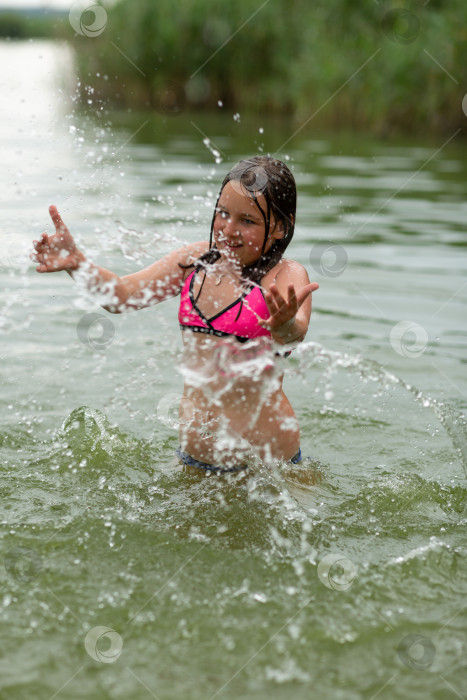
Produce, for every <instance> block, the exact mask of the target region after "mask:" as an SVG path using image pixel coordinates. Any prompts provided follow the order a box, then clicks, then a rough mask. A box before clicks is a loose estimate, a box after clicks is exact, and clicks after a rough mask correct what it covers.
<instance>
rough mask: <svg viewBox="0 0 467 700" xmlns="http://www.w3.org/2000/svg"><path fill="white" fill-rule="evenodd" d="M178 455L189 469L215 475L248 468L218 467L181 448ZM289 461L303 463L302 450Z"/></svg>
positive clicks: (243, 465) (244, 465) (244, 466)
mask: <svg viewBox="0 0 467 700" xmlns="http://www.w3.org/2000/svg"><path fill="white" fill-rule="evenodd" d="M177 455H178V456H179V457H180V459H181V460H182V462H183V464H186V465H187V466H188V467H198V469H204V471H206V472H213V473H214V474H226V473H227V472H240V471H242V470H243V469H247V468H248V465H247V464H242V465H241V466H240V467H231V468H230V469H229V468H227V467H217V466H216V465H215V464H207V463H206V462H200V461H199V460H198V459H195V458H194V457H191V455H189V454H187V453H186V452H182V451H181V449H180V448H178V449H177ZM288 461H289V462H292V464H298V463H299V462H301V461H302V451H301V449H300V448H299V450H298V452H297V454H296V455H294V456H293V457H292V459H289V460H288Z"/></svg>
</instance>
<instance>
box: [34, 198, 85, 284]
mask: <svg viewBox="0 0 467 700" xmlns="http://www.w3.org/2000/svg"><path fill="white" fill-rule="evenodd" d="M49 214H50V216H51V218H52V221H53V222H54V225H55V233H54V234H53V235H51V236H48V235H47V234H46V233H43V234H42V236H41V238H40V239H39V240H38V241H33V245H34V248H35V252H34V253H32V254H31V258H32V259H33V260H35V261H36V262H38V263H39V265H38V266H37V267H36V270H37V272H58V271H59V270H76V269H77V267H78V265H79V263H80V262H82V261H83V260H84V256H83V254H82V253H80V251H79V250H78V248H77V247H76V244H75V242H74V240H73V236H72V235H71V233H70V232H69V230H68V229H67V227H66V226H65V224H64V223H63V221H62V218H61V216H60V214H59V213H58V211H57V207H54V206H51V207H49Z"/></svg>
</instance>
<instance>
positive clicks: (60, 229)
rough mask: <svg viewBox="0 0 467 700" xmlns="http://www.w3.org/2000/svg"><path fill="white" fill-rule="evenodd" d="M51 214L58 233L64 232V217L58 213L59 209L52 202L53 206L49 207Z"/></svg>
mask: <svg viewBox="0 0 467 700" xmlns="http://www.w3.org/2000/svg"><path fill="white" fill-rule="evenodd" d="M49 214H50V218H51V219H52V221H53V222H54V226H55V230H56V232H57V233H63V231H65V230H66V226H65V224H64V223H63V221H62V217H61V216H60V214H59V213H58V209H57V207H56V206H54V205H53V204H52V206H50V207H49Z"/></svg>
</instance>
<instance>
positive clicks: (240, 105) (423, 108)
mask: <svg viewBox="0 0 467 700" xmlns="http://www.w3.org/2000/svg"><path fill="white" fill-rule="evenodd" d="M94 7H96V6H95V5H94ZM103 7H104V11H102V7H101V8H100V10H101V12H99V13H98V14H94V15H93V12H92V10H87V11H85V12H83V13H82V16H81V17H80V18H79V22H80V23H79V24H77V21H76V18H75V32H73V30H72V29H71V27H70V26H68V34H69V37H70V41H71V44H72V45H73V47H74V49H75V52H76V58H77V70H78V73H79V78H80V84H81V89H82V91H83V98H87V97H88V95H89V91H90V90H92V91H93V93H94V96H95V98H96V97H99V98H100V99H103V100H104V101H105V102H106V103H111V104H115V105H116V106H124V107H129V108H132V109H140V108H147V109H150V110H159V111H161V112H162V113H165V114H168V115H177V114H179V113H181V112H183V111H184V110H185V109H186V108H188V109H203V110H206V109H208V110H209V109H219V108H220V107H223V108H224V109H228V110H231V111H232V113H235V112H240V113H242V114H243V113H246V112H248V113H255V114H258V113H259V114H263V115H265V114H282V115H284V114H285V115H288V116H289V117H290V119H291V122H292V123H294V124H296V125H297V128H298V126H300V125H302V124H304V123H305V122H307V120H308V123H311V124H312V125H313V127H316V128H320V129H322V128H330V129H333V130H338V129H342V128H346V129H361V130H368V131H371V132H372V133H374V134H377V135H379V136H385V135H390V134H392V133H397V132H404V133H408V134H410V133H417V134H423V133H446V134H451V133H453V130H455V129H457V128H463V127H464V126H465V125H466V121H467V116H466V114H464V112H463V109H462V101H463V97H464V95H465V93H466V91H467V3H466V2H465V0H449V2H448V0H428V2H427V0H360V2H358V3H353V2H351V0H313V2H310V0H266V1H265V2H261V0H235V2H219V0H181V2H180V3H177V4H174V3H173V0H157V2H154V0H138V2H134V0H120V1H119V2H117V3H113V4H109V5H105V4H104V6H103ZM67 19H68V18H67ZM66 23H67V24H69V23H68V22H66Z"/></svg>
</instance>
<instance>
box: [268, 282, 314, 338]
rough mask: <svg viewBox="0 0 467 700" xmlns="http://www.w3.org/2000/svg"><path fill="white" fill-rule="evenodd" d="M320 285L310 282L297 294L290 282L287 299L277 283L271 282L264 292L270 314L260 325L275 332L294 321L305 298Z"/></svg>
mask: <svg viewBox="0 0 467 700" xmlns="http://www.w3.org/2000/svg"><path fill="white" fill-rule="evenodd" d="M318 287H319V284H317V283H316V282H310V283H309V284H306V285H305V286H304V287H302V289H300V291H299V292H298V294H297V293H296V292H295V287H294V286H293V284H289V286H288V288H287V293H288V297H287V299H285V298H284V297H283V296H282V294H281V293H280V292H279V289H278V288H277V285H275V284H271V286H270V287H269V291H268V292H265V294H264V298H265V300H266V304H267V307H268V311H269V313H270V316H269V318H267V319H265V320H264V321H260V322H259V323H260V325H261V326H264V327H266V328H268V329H269V330H270V331H271V332H274V331H276V330H278V329H280V328H281V327H282V326H284V325H285V324H286V323H289V322H292V321H293V320H294V318H295V316H296V314H297V311H298V310H299V308H300V307H301V305H302V304H303V302H304V301H305V299H307V298H308V297H309V296H310V294H311V293H312V292H314V291H316V290H317V289H318Z"/></svg>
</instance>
